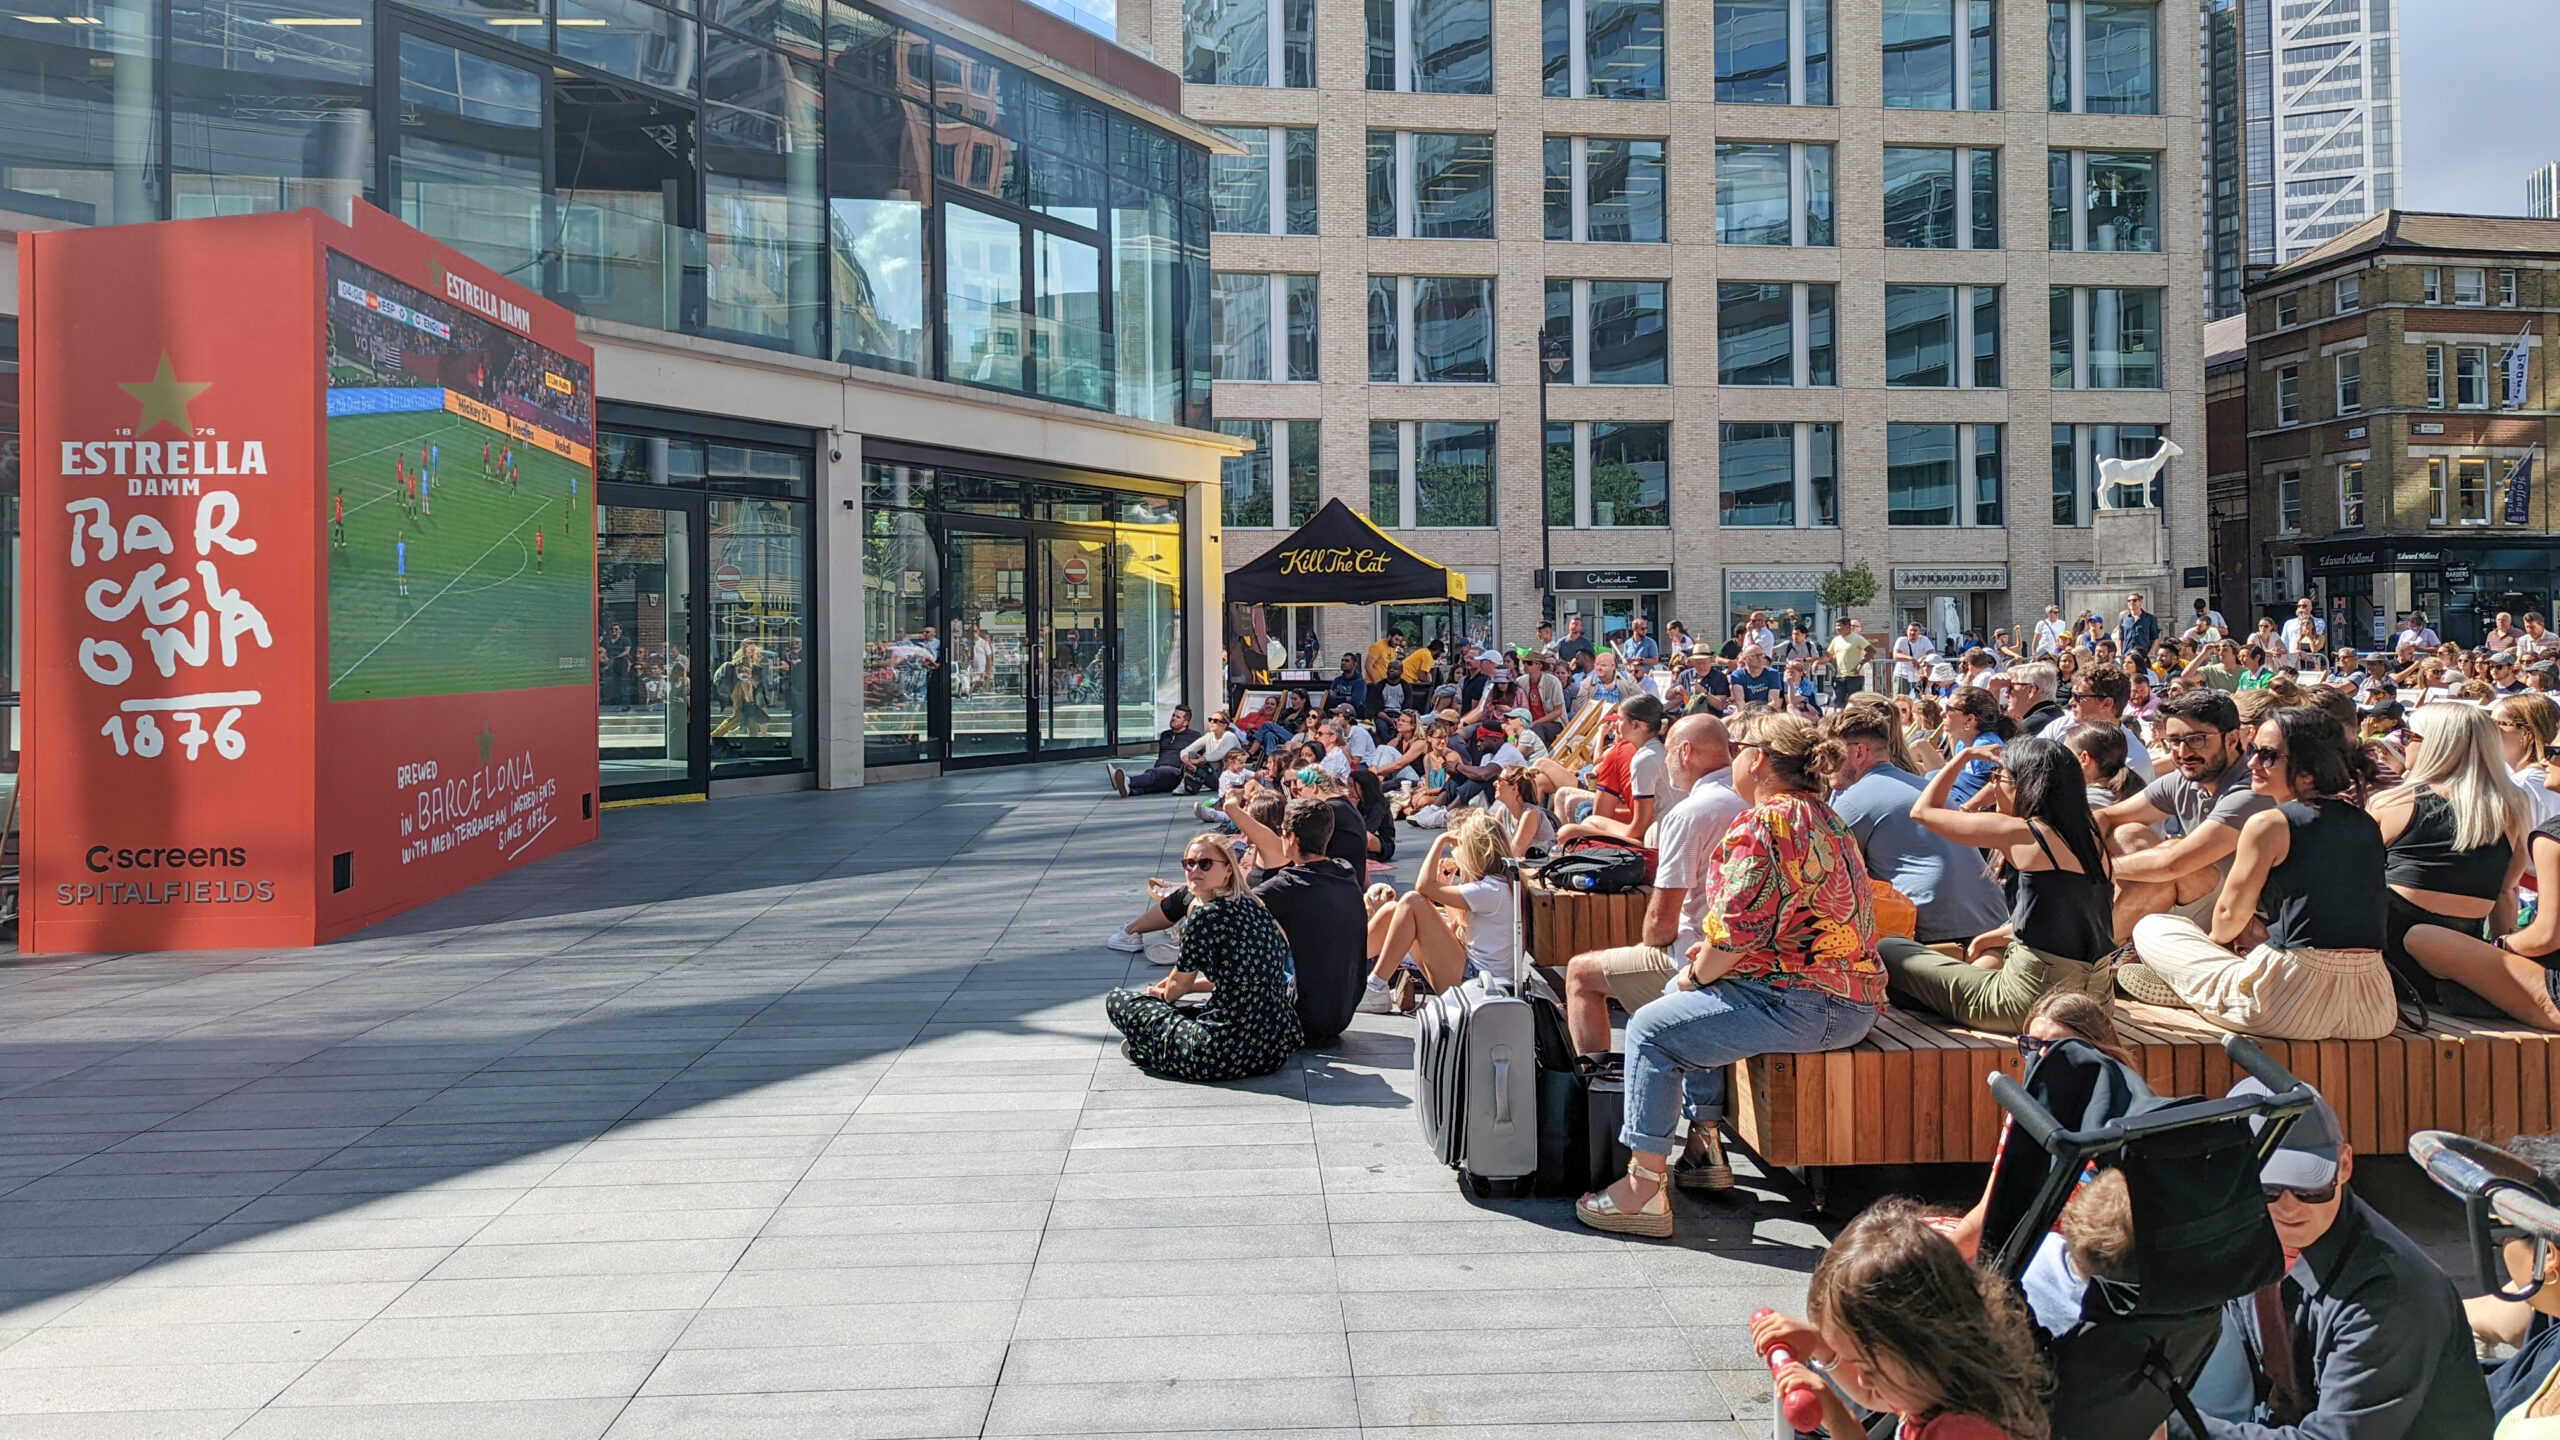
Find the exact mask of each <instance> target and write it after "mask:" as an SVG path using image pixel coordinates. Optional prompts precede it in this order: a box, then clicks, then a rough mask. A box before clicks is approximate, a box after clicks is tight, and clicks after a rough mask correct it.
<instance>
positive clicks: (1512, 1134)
mask: <svg viewBox="0 0 2560 1440" xmlns="http://www.w3.org/2000/svg"><path fill="white" fill-rule="evenodd" d="M1510 879H1511V955H1512V975H1511V978H1510V980H1509V981H1508V982H1507V983H1503V984H1499V985H1495V984H1487V985H1485V986H1483V987H1482V988H1478V987H1477V986H1475V985H1473V984H1465V985H1459V986H1455V987H1453V988H1451V989H1449V990H1447V991H1444V992H1442V993H1441V994H1438V995H1434V996H1432V997H1431V998H1430V999H1429V1000H1427V1001H1425V1002H1424V1003H1423V1004H1422V1006H1421V1008H1419V1009H1417V1010H1416V1011H1414V1016H1413V1018H1414V1032H1413V1073H1414V1089H1415V1104H1414V1109H1415V1110H1416V1112H1417V1113H1418V1114H1419V1115H1420V1116H1421V1119H1422V1135H1423V1139H1424V1140H1425V1141H1427V1142H1428V1143H1429V1144H1430V1146H1431V1153H1432V1154H1434V1155H1436V1156H1438V1157H1439V1158H1440V1161H1441V1163H1443V1164H1445V1165H1449V1166H1451V1167H1453V1168H1455V1169H1457V1170H1459V1171H1462V1172H1463V1173H1464V1174H1465V1175H1466V1177H1467V1182H1468V1184H1469V1185H1471V1186H1472V1187H1474V1189H1475V1190H1476V1191H1477V1193H1479V1194H1482V1193H1486V1192H1488V1191H1490V1190H1491V1189H1492V1188H1493V1186H1494V1185H1495V1184H1496V1183H1505V1184H1508V1183H1513V1182H1526V1181H1527V1180H1529V1179H1530V1178H1531V1177H1532V1176H1534V1175H1535V1174H1536V1173H1537V1170H1538V1022H1537V1013H1536V1010H1535V1006H1534V1003H1533V1002H1531V1001H1529V1000H1525V999H1522V998H1521V996H1520V993H1519V992H1520V977H1521V976H1522V975H1523V974H1525V973H1527V970H1528V966H1529V963H1530V961H1529V956H1528V954H1527V951H1526V949H1525V947H1524V946H1523V945H1522V944H1521V917H1520V907H1521V904H1522V900H1521V893H1520V892H1521V885H1520V875H1519V872H1518V869H1517V867H1511V874H1510Z"/></svg>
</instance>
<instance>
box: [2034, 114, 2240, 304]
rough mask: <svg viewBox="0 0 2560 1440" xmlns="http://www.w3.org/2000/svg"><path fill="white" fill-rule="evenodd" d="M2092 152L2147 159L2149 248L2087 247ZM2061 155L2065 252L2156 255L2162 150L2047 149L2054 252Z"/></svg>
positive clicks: (2047, 195)
mask: <svg viewBox="0 0 2560 1440" xmlns="http://www.w3.org/2000/svg"><path fill="white" fill-rule="evenodd" d="M2093 155H2094V156H2103V157H2105V158H2106V159H2107V160H2108V161H2109V162H2110V163H2113V162H2116V161H2120V160H2123V159H2127V158H2136V159H2145V160H2149V161H2150V162H2151V199H2150V210H2151V222H2150V224H2149V225H2148V226H2147V227H2145V228H2148V229H2149V230H2150V231H2151V246H2150V248H2149V249H2119V250H2098V249H2093V248H2092V247H2091V246H2090V243H2089V237H2090V235H2091V233H2092V227H2091V225H2090V223H2089V207H2090V201H2091V197H2090V194H2089V168H2090V167H2089V160H2090V157H2091V156H2093ZM2062 156H2068V157H2069V159H2068V161H2067V162H2066V174H2065V176H2064V177H2063V183H2065V184H2066V185H2067V186H2068V187H2069V194H2070V196H2071V202H2072V203H2071V207H2070V223H2069V225H2068V226H2067V227H2066V229H2067V230H2068V233H2069V235H2070V239H2071V243H2070V245H2069V247H2068V251H2069V253H2075V254H2090V255H2157V254H2159V253H2160V241H2161V231H2162V228H2163V227H2162V225H2161V200H2162V195H2161V189H2160V185H2161V179H2162V176H2163V174H2164V172H2165V171H2166V170H2167V169H2168V166H2167V164H2166V161H2167V159H2168V157H2167V156H2166V155H2165V154H2163V153H2162V152H2160V151H2157V150H2085V149H2083V150H2074V149H2068V148H2057V149H2049V150H2048V151H2047V154H2046V158H2045V210H2046V215H2047V224H2046V236H2045V241H2046V247H2047V248H2048V249H2052V250H2054V251H2055V253H2057V254H2059V253H2064V251H2063V249H2062V248H2061V247H2055V246H2054V245H2053V244H2052V241H2053V235H2052V229H2053V227H2052V224H2051V216H2052V213H2053V208H2054V207H2053V193H2052V192H2053V184H2054V179H2055V176H2054V165H2053V162H2054V160H2055V158H2057V157H2062ZM2278 323H2280V324H2281V323H2289V322H2281V321H2280V322H2278Z"/></svg>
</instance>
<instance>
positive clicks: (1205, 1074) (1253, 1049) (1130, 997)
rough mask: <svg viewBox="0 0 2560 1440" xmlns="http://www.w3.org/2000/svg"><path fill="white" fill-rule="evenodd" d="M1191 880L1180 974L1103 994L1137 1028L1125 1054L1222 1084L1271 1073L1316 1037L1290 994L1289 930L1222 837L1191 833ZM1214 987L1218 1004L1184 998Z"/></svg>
mask: <svg viewBox="0 0 2560 1440" xmlns="http://www.w3.org/2000/svg"><path fill="white" fill-rule="evenodd" d="M1182 881H1183V885H1184V886H1185V888H1187V889H1188V890H1189V892H1190V899H1191V907H1190V910H1189V912H1188V913H1187V914H1186V915H1185V916H1184V918H1183V923H1182V953H1181V958H1180V959H1179V960H1177V961H1176V962H1175V963H1174V967H1173V973H1172V974H1169V975H1167V976H1165V977H1164V978H1163V979H1162V980H1159V981H1157V982H1156V983H1155V984H1153V985H1149V986H1146V987H1145V988H1143V989H1132V990H1114V991H1112V992H1111V993H1110V994H1109V995H1107V996H1105V997H1103V1002H1102V1009H1103V1013H1104V1014H1105V1015H1107V1016H1109V1017H1110V1019H1111V1024H1112V1026H1113V1027H1114V1028H1116V1029H1117V1030H1119V1032H1120V1033H1121V1034H1122V1035H1124V1036H1126V1037H1128V1038H1127V1039H1125V1040H1123V1041H1122V1042H1121V1045H1120V1053H1121V1054H1123V1055H1126V1056H1127V1057H1129V1061H1130V1063H1131V1064H1134V1065H1136V1066H1137V1067H1138V1068H1139V1069H1141V1070H1144V1071H1146V1072H1147V1073H1149V1074H1151V1075H1161V1076H1163V1077H1165V1078H1166V1079H1169V1080H1194V1081H1200V1082H1202V1083H1208V1084H1214V1083H1217V1082H1219V1081H1222V1080H1241V1079H1244V1078H1246V1077H1248V1076H1254V1075H1268V1074H1270V1073H1271V1072H1272V1071H1274V1070H1277V1069H1279V1068H1280V1067H1281V1066H1282V1065H1285V1064H1287V1063H1288V1060H1289V1054H1290V1052H1291V1051H1294V1050H1296V1049H1297V1048H1298V1046H1299V1045H1300V1044H1302V1043H1304V1041H1305V1039H1306V1031H1305V1029H1304V1028H1303V1026H1302V1025H1301V1023H1300V1022H1299V1019H1298V1010H1297V1007H1296V1006H1295V1005H1293V1004H1292V1003H1290V1000H1289V941H1288V937H1286V936H1284V935H1282V934H1281V933H1280V922H1279V921H1277V920H1275V919H1273V918H1272V915H1271V912H1270V911H1269V910H1266V909H1264V908H1263V905H1262V902H1261V901H1259V900H1257V899H1255V898H1254V897H1253V892H1252V890H1251V889H1250V888H1249V886H1248V883H1247V880H1246V877H1245V872H1244V868H1243V867H1242V866H1241V865H1239V864H1237V863H1236V856H1235V852H1234V851H1233V850H1232V849H1230V848H1228V843H1227V841H1226V840H1225V839H1223V838H1222V837H1220V836H1217V835H1194V836H1192V837H1191V843H1190V844H1188V845H1186V846H1184V847H1183V850H1182ZM1213 987H1214V988H1213ZM1204 990H1205V991H1208V992H1209V1003H1208V1004H1206V1005H1204V1006H1201V1007H1200V1008H1198V1009H1196V1010H1192V1009H1186V1008H1183V1007H1180V1006H1177V1005H1176V1004H1175V1003H1174V1002H1176V1001H1178V1000H1180V999H1182V998H1183V997H1184V996H1186V995H1190V994H1193V993H1195V992H1198V991H1204Z"/></svg>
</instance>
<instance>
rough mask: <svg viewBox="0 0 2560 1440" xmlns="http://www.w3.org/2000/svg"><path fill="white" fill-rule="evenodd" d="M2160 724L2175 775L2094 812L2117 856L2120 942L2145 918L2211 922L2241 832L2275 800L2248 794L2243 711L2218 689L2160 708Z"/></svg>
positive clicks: (2168, 702) (2173, 700)
mask: <svg viewBox="0 0 2560 1440" xmlns="http://www.w3.org/2000/svg"><path fill="white" fill-rule="evenodd" d="M2158 725H2159V729H2160V735H2161V743H2162V744H2163V745H2165V746H2167V747H2168V750H2169V758H2170V760H2171V762H2172V764H2173V768H2172V769H2171V770H2170V771H2169V773H2167V774H2165V775H2162V776H2161V777H2160V778H2159V779H2157V780H2154V781H2152V782H2151V783H2150V784H2149V785H2146V786H2144V787H2143V788H2142V789H2141V790H2140V791H2139V792H2138V793H2136V794H2134V795H2132V796H2131V797H2129V798H2127V799H2123V800H2119V801H2117V802H2116V803H2115V804H2113V805H2110V806H2108V807H2107V808H2106V809H2104V810H2101V811H2099V812H2098V833H2099V834H2101V835H2103V836H2105V837H2106V839H2107V843H2108V846H2109V848H2110V849H2112V850H2113V851H2114V852H2115V855H2116V857H2117V858H2116V861H2115V871H2116V940H2117V942H2118V943H2122V942H2123V941H2124V940H2126V939H2127V938H2129V937H2130V936H2131V935H2132V934H2133V922H2134V921H2136V920H2139V919H2141V918H2142V917H2143V916H2145V915H2160V914H2171V915H2179V916H2183V917H2184V918H2186V919H2189V920H2193V921H2194V922H2196V923H2197V924H2198V925H2204V926H2210V925H2211V924H2212V923H2213V903H2214V900H2215V898H2216V897H2217V896H2219V895H2220V894H2221V892H2222V877H2223V876H2224V875H2225V874H2227V873H2228V872H2229V871H2230V869H2231V857H2232V855H2233V854H2234V853H2235V852H2237V851H2238V849H2239V848H2240V826H2241V824H2242V823H2243V822H2245V821H2246V820H2247V819H2248V818H2249V817H2250V816H2252V815H2254V814H2256V813H2258V812H2259V811H2261V810H2264V809H2266V808H2267V807H2268V806H2270V805H2273V804H2274V803H2275V802H2274V801H2272V800H2269V799H2268V798H2267V797H2265V796H2263V795H2260V794H2257V793H2256V792H2254V791H2252V790H2251V789H2250V788H2249V766H2248V763H2247V760H2246V759H2245V758H2244V753H2243V752H2244V748H2245V747H2244V742H2243V740H2242V737H2241V732H2240V711H2239V709H2238V708H2237V707H2236V706H2234V705H2233V704H2232V702H2231V697H2230V696H2228V695H2225V694H2223V693H2222V692H2221V691H2219V690H2191V691H2189V692H2187V693H2186V694H2184V695H2179V696H2175V697H2173V698H2171V699H2169V700H2165V701H2163V702H2161V705H2160V716H2159V720H2158Z"/></svg>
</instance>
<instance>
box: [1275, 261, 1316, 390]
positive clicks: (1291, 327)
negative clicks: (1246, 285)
mask: <svg viewBox="0 0 2560 1440" xmlns="http://www.w3.org/2000/svg"><path fill="white" fill-rule="evenodd" d="M1317 290H1318V286H1317V277H1315V276H1313V275H1287V276H1283V277H1281V281H1280V291H1281V297H1282V303H1283V304H1284V305H1286V306H1287V307H1288V312H1289V313H1288V369H1287V371H1286V372H1285V373H1284V374H1283V375H1282V376H1281V378H1282V379H1286V380H1317V379H1321V378H1323V377H1322V376H1321V375H1319V374H1318V373H1317V360H1316V356H1317V353H1318V350H1319V346H1318V343H1317V342H1318V341H1319V340H1320V339H1322V329H1321V327H1322V323H1323V322H1322V319H1321V317H1320V315H1319V311H1318V307H1317V303H1316V301H1317Z"/></svg>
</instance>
